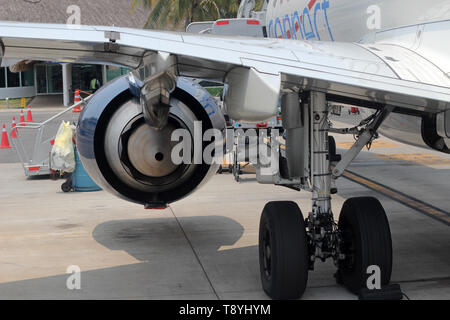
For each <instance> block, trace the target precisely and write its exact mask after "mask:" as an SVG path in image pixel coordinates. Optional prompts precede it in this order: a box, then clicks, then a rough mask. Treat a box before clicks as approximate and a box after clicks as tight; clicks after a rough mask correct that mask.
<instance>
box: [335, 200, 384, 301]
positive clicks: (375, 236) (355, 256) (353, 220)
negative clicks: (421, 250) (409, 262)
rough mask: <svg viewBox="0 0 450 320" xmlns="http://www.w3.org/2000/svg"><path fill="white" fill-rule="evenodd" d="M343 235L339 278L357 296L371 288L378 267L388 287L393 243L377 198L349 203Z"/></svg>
mask: <svg viewBox="0 0 450 320" xmlns="http://www.w3.org/2000/svg"><path fill="white" fill-rule="evenodd" d="M339 230H340V233H341V236H342V243H341V252H342V253H343V254H344V255H345V259H344V260H340V261H339V265H338V272H337V279H338V282H340V283H341V284H343V285H344V286H345V287H347V288H348V289H349V290H350V291H351V292H353V293H354V294H359V292H360V291H361V288H363V287H366V286H367V279H368V277H369V276H371V274H368V273H367V268H368V267H369V266H378V267H379V268H380V271H381V275H380V276H381V279H380V280H381V285H387V284H388V283H389V281H390V279H391V272H392V240H391V231H390V229H389V222H388V219H387V217H386V213H385V211H384V209H383V207H382V206H381V203H380V202H379V201H378V199H376V198H372V197H361V198H351V199H348V200H347V201H345V203H344V205H343V207H342V211H341V215H340V217H339Z"/></svg>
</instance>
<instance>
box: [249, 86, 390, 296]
mask: <svg viewBox="0 0 450 320" xmlns="http://www.w3.org/2000/svg"><path fill="white" fill-rule="evenodd" d="M328 109H329V106H328V102H327V100H326V95H325V94H324V93H321V92H304V93H302V94H301V95H299V94H298V93H296V92H285V93H284V95H283V97H282V103H281V110H282V116H283V127H284V129H285V130H286V132H287V136H286V148H285V149H286V151H285V162H286V163H287V170H284V171H287V173H283V174H281V173H280V168H279V167H280V165H279V163H278V162H275V163H276V165H278V167H276V165H275V168H278V171H276V170H275V171H273V170H272V171H270V172H271V175H270V178H267V177H264V176H263V174H262V172H263V171H262V170H261V169H258V166H257V170H260V171H259V172H258V171H257V178H258V181H259V182H261V183H271V182H272V183H275V184H277V185H283V186H286V187H289V188H291V189H295V190H301V189H303V190H307V191H310V192H311V193H312V210H311V212H309V214H308V218H307V219H306V220H304V219H303V216H302V214H301V212H300V209H299V208H298V206H297V205H296V204H295V203H293V202H270V203H268V204H267V205H266V207H265V208H264V210H263V213H262V216H261V223H260V235H259V259H260V272H261V280H262V287H263V289H264V291H265V292H266V293H267V294H268V295H269V297H271V298H273V299H296V298H299V297H301V296H302V294H303V292H304V290H305V287H306V282H307V279H308V270H314V264H315V261H317V260H321V261H326V260H327V259H329V258H331V259H333V261H334V264H335V265H336V267H337V268H338V271H337V273H336V278H337V280H338V282H339V283H341V284H343V285H344V286H345V287H347V288H348V289H349V290H350V291H351V292H353V293H355V294H359V293H360V291H361V290H362V289H364V288H365V287H366V285H367V280H368V278H369V276H371V275H372V274H371V273H368V272H369V271H370V270H369V269H371V268H373V267H375V268H377V269H378V270H379V271H380V273H381V281H380V282H381V285H382V286H384V285H387V284H389V281H390V277H391V270H392V242H391V233H390V229H389V224H388V220H387V218H386V213H385V211H384V209H383V207H382V206H381V204H380V202H379V201H378V200H377V199H375V198H368V197H365V198H351V199H348V200H347V201H346V202H345V204H344V206H343V208H342V212H341V215H340V218H339V222H338V223H336V222H335V220H334V216H333V212H332V208H331V195H332V194H334V193H336V192H337V188H336V186H335V180H336V179H337V178H339V177H340V176H341V175H342V174H343V172H344V171H345V169H346V168H347V166H348V165H349V164H350V163H351V161H352V160H353V159H354V158H355V157H356V156H357V155H358V154H359V152H360V151H361V150H362V149H363V148H364V146H366V145H370V144H371V143H372V141H373V140H374V139H375V138H376V137H377V130H378V128H379V126H380V125H381V123H382V122H383V121H384V119H385V118H386V117H387V116H388V115H389V114H390V112H391V111H392V110H393V108H392V107H390V106H385V107H384V108H382V109H381V110H379V111H377V112H376V113H375V114H373V115H371V116H370V117H369V118H367V119H365V120H363V121H362V122H361V124H360V125H359V126H357V127H354V128H349V129H330V123H329V120H328ZM329 131H332V132H334V133H340V134H353V135H355V136H356V137H357V141H356V142H355V144H354V145H353V146H352V147H351V148H350V149H349V150H348V151H347V152H346V153H345V154H344V156H342V157H341V156H340V155H337V154H336V143H335V141H334V138H332V137H329V136H328V133H329ZM271 150H272V154H274V155H278V147H277V146H275V145H274V146H272V145H271ZM272 158H274V159H277V157H276V156H274V157H272ZM331 163H333V165H335V167H334V168H332V167H331V165H330V164H331ZM260 168H263V167H262V166H261V167H260ZM281 171H283V170H281ZM284 171H283V172H284ZM369 267H371V268H369ZM368 268H369V269H368ZM368 289H370V288H368Z"/></svg>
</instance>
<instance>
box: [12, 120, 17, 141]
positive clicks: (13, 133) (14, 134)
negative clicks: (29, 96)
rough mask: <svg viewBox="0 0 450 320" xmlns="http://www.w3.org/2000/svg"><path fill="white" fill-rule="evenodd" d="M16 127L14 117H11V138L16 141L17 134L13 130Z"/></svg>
mask: <svg viewBox="0 0 450 320" xmlns="http://www.w3.org/2000/svg"><path fill="white" fill-rule="evenodd" d="M15 127H16V117H13V120H12V123H11V138H13V139H16V138H17V133H16V130H14V128H15Z"/></svg>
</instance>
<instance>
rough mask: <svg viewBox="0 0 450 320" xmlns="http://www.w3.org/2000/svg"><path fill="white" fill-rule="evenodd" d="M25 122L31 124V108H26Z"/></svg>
mask: <svg viewBox="0 0 450 320" xmlns="http://www.w3.org/2000/svg"><path fill="white" fill-rule="evenodd" d="M27 122H33V115H32V114H31V106H30V105H29V106H28V111H27Z"/></svg>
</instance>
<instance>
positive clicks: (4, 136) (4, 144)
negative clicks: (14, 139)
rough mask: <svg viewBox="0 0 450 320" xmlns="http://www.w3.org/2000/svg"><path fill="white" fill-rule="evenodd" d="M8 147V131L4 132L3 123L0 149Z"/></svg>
mask: <svg viewBox="0 0 450 320" xmlns="http://www.w3.org/2000/svg"><path fill="white" fill-rule="evenodd" d="M10 148H11V146H10V145H9V140H8V133H7V132H6V125H5V124H3V130H2V144H1V145H0V149H10Z"/></svg>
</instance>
